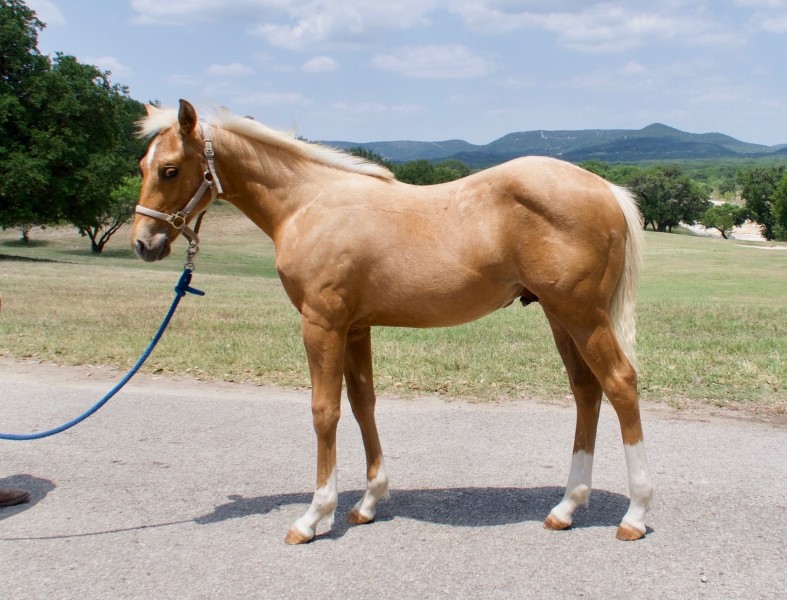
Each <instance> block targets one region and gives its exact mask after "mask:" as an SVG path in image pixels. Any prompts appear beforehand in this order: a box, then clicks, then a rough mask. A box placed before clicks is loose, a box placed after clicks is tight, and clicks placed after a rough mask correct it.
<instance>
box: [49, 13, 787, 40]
mask: <svg viewBox="0 0 787 600" xmlns="http://www.w3.org/2000/svg"><path fill="white" fill-rule="evenodd" d="M38 1H39V2H44V1H48V0H38ZM735 4H736V5H737V6H738V7H739V8H740V9H741V10H749V11H751V12H752V16H751V18H752V20H753V21H754V22H755V23H756V27H757V28H759V29H765V30H768V31H773V32H778V33H780V32H783V31H784V30H785V28H787V16H785V15H784V8H785V7H787V0H735ZM131 5H132V8H133V9H134V10H135V11H136V13H137V21H138V22H142V23H175V24H184V25H185V24H192V23H194V22H206V21H219V20H220V21H237V22H241V23H244V24H249V25H247V27H246V30H247V32H248V33H250V34H252V35H255V36H259V37H262V38H264V39H265V41H266V42H267V43H268V44H269V45H271V46H274V47H278V48H285V49H290V50H302V49H307V48H315V47H317V48H346V47H348V46H356V45H358V44H364V43H367V42H369V41H377V40H379V39H380V38H379V35H380V34H381V33H384V32H388V31H402V30H413V29H420V28H424V27H428V26H430V25H431V24H432V22H433V21H435V20H437V19H441V20H444V19H445V15H444V14H441V12H443V13H444V12H448V13H451V14H453V15H455V16H456V17H458V18H459V19H460V20H461V21H462V22H463V23H464V26H465V27H467V28H469V29H471V30H473V31H475V32H477V33H482V34H488V35H500V34H501V33H510V32H512V31H517V30H524V29H532V30H542V31H546V32H549V33H550V34H552V35H554V36H555V37H556V38H557V39H558V41H559V42H560V43H561V44H562V45H563V46H565V47H567V48H570V49H573V50H578V51H583V52H621V51H624V50H626V49H630V48H634V47H639V46H643V45H647V44H648V43H651V42H657V43H658V42H664V41H670V40H674V41H676V42H680V43H684V44H693V45H695V44H703V45H722V44H730V43H735V44H740V43H742V41H743V40H744V32H743V31H742V30H741V27H742V25H743V23H740V22H737V21H731V20H725V18H724V17H725V15H726V14H727V13H728V10H727V9H728V6H729V5H728V6H727V7H722V6H720V5H715V6H713V7H710V6H709V5H708V4H707V3H698V2H687V1H685V0H670V1H667V2H660V3H654V2H652V1H651V0H630V1H627V2H620V1H609V0H601V1H599V0H590V1H587V0H551V1H548V0H528V1H527V2H525V1H518V0H398V1H397V2H396V3H393V4H391V3H383V2H379V0H223V1H222V2H216V1H215V0H169V1H168V2H162V1H161V0H131ZM738 21H739V20H738Z"/></svg>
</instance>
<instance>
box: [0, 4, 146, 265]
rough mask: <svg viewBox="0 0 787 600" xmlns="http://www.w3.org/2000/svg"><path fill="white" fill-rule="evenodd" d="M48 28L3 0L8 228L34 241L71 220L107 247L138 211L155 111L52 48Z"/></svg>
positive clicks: (0, 186) (0, 63)
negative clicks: (33, 235) (145, 127)
mask: <svg viewBox="0 0 787 600" xmlns="http://www.w3.org/2000/svg"><path fill="white" fill-rule="evenodd" d="M43 28H44V23H42V22H41V21H39V20H38V18H37V17H36V15H35V12H33V11H32V10H30V9H29V8H28V7H27V6H26V5H25V3H24V2H23V1H22V0H0V227H2V228H3V229H7V228H18V229H19V230H20V232H21V235H22V239H23V240H25V241H27V240H28V239H29V233H30V229H31V228H32V227H34V226H45V225H52V224H55V223H62V222H67V223H71V224H73V225H74V226H75V227H76V228H77V230H78V231H79V232H80V233H81V234H82V235H83V236H86V237H88V238H89V239H90V241H91V248H92V250H93V252H96V253H98V252H101V250H102V249H103V247H104V244H106V242H107V240H108V239H109V237H110V236H111V235H112V233H114V232H115V231H117V228H118V227H119V226H120V224H122V223H123V222H125V221H126V220H128V218H129V216H130V215H131V214H132V213H133V206H134V203H135V202H136V198H137V196H133V197H132V196H131V194H132V193H133V191H134V190H135V189H136V190H137V191H138V185H137V183H136V182H135V181H134V179H133V175H134V174H135V173H136V170H137V166H136V163H137V160H138V159H139V157H140V156H141V155H142V154H143V153H144V142H143V141H141V140H138V139H137V138H136V137H135V135H134V128H135V122H136V121H137V120H138V119H139V118H140V117H141V116H143V115H144V114H145V111H144V107H143V105H142V104H141V103H139V102H137V101H135V100H133V99H131V98H130V97H129V95H128V90H127V89H126V88H125V87H123V86H121V85H118V84H113V83H111V82H110V79H109V77H110V73H109V72H104V71H100V70H99V69H97V68H96V67H94V66H91V65H86V64H82V63H80V62H79V61H77V60H76V58H74V57H73V56H68V55H65V54H60V53H58V54H56V55H55V57H54V58H50V57H48V56H45V55H42V54H41V53H40V52H39V50H38V33H39V32H40V31H41V30H42V29H43Z"/></svg>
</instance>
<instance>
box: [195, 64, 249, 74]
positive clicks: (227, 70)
mask: <svg viewBox="0 0 787 600" xmlns="http://www.w3.org/2000/svg"><path fill="white" fill-rule="evenodd" d="M205 73H207V74H208V75H213V76H215V77H243V76H244V75H250V74H252V73H254V69H252V68H251V67H247V66H246V65H242V64H240V63H230V64H227V65H211V66H209V67H208V68H207V70H206V71H205Z"/></svg>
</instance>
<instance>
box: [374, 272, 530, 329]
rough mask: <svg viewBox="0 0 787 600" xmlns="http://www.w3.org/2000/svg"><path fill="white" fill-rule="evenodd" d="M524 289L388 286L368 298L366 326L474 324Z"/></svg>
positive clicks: (514, 285) (505, 287)
mask: <svg viewBox="0 0 787 600" xmlns="http://www.w3.org/2000/svg"><path fill="white" fill-rule="evenodd" d="M523 291H524V288H523V287H522V286H521V285H520V284H518V283H516V284H514V283H512V284H508V285H501V284H498V285H474V286H462V287H459V288H456V289H439V288H438V289H435V288H432V287H431V286H430V287H426V288H425V289H418V290H416V289H412V288H411V289H406V288H405V289H401V288H400V289H396V288H395V287H391V288H389V289H387V290H385V291H383V292H382V294H381V295H380V296H379V297H377V298H375V299H371V298H367V301H369V300H371V302H367V303H365V304H367V306H366V311H364V312H366V315H365V316H364V318H363V319H362V320H363V321H364V324H367V325H386V326H393V327H450V326H452V325H460V324H462V323H468V322H470V321H475V320H476V319H480V318H481V317H483V316H485V315H488V314H489V313H491V312H493V311H495V310H497V309H499V308H502V307H504V306H508V305H509V304H511V302H513V301H514V300H515V299H516V298H518V297H520V296H521V295H522V293H523Z"/></svg>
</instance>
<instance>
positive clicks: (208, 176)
mask: <svg viewBox="0 0 787 600" xmlns="http://www.w3.org/2000/svg"><path fill="white" fill-rule="evenodd" d="M200 129H201V127H200ZM204 140H205V148H204V150H203V152H202V153H203V155H204V156H205V162H206V163H207V169H205V174H204V175H203V177H202V183H201V184H200V186H199V188H197V191H196V192H194V195H193V196H192V197H191V200H189V201H188V204H186V206H185V207H183V208H182V209H181V210H179V211H177V212H175V213H173V214H167V213H164V212H161V211H158V210H153V209H152V208H147V207H146V206H142V205H140V204H137V206H136V208H135V209H134V210H135V212H137V213H139V214H141V215H145V216H146V217H153V218H154V219H160V220H161V221H166V222H167V223H169V224H170V225H171V226H172V227H174V228H175V229H178V230H180V232H181V233H182V234H183V236H184V237H185V238H186V239H188V241H189V251H188V257H187V263H186V264H187V266H188V265H191V266H192V267H193V260H194V256H196V254H197V251H198V249H199V237H198V236H197V232H196V231H195V230H194V229H192V228H191V227H189V226H188V224H187V223H186V221H187V220H188V218H189V217H190V216H191V213H192V212H193V211H194V209H195V208H196V207H197V205H198V204H199V203H200V200H202V196H204V195H205V191H206V190H207V189H208V188H210V196H211V198H210V201H211V202H213V201H214V200H215V199H216V198H217V197H219V196H220V195H221V194H223V193H224V190H223V189H222V187H221V182H220V181H219V176H218V175H217V174H216V165H215V164H214V161H213V159H214V157H215V156H216V151H215V150H214V149H213V141H212V140H211V139H210V138H207V137H206V138H204ZM209 205H210V204H209ZM207 209H208V207H207V206H206V207H205V210H207ZM204 213H205V211H202V214H204ZM198 223H199V221H198ZM197 227H199V225H197Z"/></svg>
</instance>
